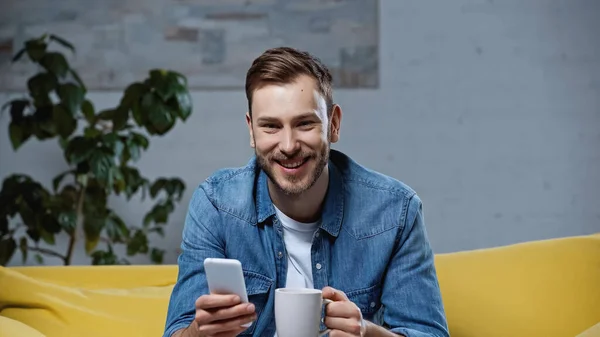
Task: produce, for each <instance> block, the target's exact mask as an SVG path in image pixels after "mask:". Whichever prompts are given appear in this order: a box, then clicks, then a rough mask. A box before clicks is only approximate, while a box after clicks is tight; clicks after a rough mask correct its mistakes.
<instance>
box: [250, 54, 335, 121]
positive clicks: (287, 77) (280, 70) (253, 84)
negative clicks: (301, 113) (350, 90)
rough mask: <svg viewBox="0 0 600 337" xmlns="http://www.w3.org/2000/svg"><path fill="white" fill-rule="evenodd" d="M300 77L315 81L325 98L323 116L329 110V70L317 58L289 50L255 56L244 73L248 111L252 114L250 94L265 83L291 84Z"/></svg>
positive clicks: (330, 101)
mask: <svg viewBox="0 0 600 337" xmlns="http://www.w3.org/2000/svg"><path fill="white" fill-rule="evenodd" d="M300 75H308V76H311V77H313V78H314V79H315V80H316V81H317V89H318V90H319V92H320V93H321V94H322V95H323V96H324V97H325V102H326V104H327V113H328V114H331V111H332V107H333V93H332V78H331V73H330V72H329V69H327V67H326V66H325V65H324V64H323V63H322V62H321V60H319V59H318V58H317V57H315V56H313V55H311V54H309V53H308V52H305V51H300V50H297V49H294V48H290V47H278V48H271V49H267V50H266V51H265V52H264V53H262V54H261V55H260V56H259V57H257V58H256V59H255V60H254V62H252V65H251V66H250V69H248V72H247V73H246V98H247V99H248V112H249V114H250V115H252V94H253V93H254V91H255V90H256V89H259V88H260V87H261V86H263V85H265V84H269V83H291V82H293V81H294V80H296V79H297V78H298V76H300Z"/></svg>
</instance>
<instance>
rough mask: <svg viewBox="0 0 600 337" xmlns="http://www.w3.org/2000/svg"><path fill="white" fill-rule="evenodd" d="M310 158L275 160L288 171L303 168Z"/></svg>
mask: <svg viewBox="0 0 600 337" xmlns="http://www.w3.org/2000/svg"><path fill="white" fill-rule="evenodd" d="M308 160H309V158H300V159H291V160H275V162H276V163H277V164H279V166H281V167H283V168H284V169H287V170H296V169H299V168H300V167H302V165H304V164H305V163H306V162H307V161H308Z"/></svg>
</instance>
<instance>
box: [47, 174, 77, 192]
mask: <svg viewBox="0 0 600 337" xmlns="http://www.w3.org/2000/svg"><path fill="white" fill-rule="evenodd" d="M72 173H73V171H71V170H69V171H65V172H63V173H61V174H59V175H57V176H56V177H54V179H52V188H53V189H54V191H55V192H56V191H57V190H58V187H59V186H60V183H61V182H62V180H63V179H64V178H65V177H66V176H67V175H68V174H72Z"/></svg>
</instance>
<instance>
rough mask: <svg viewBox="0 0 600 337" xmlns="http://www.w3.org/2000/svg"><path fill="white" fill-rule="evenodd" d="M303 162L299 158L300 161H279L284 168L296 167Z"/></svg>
mask: <svg viewBox="0 0 600 337" xmlns="http://www.w3.org/2000/svg"><path fill="white" fill-rule="evenodd" d="M303 162H304V161H303V160H300V161H296V162H293V163H281V166H283V167H285V168H296V167H298V166H300V165H302V163H303Z"/></svg>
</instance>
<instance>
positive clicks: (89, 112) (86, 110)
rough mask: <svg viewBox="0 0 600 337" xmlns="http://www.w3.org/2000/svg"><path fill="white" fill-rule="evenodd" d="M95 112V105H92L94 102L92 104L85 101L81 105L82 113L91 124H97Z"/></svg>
mask: <svg viewBox="0 0 600 337" xmlns="http://www.w3.org/2000/svg"><path fill="white" fill-rule="evenodd" d="M94 111H95V110H94V105H93V104H92V102H90V101H89V100H87V99H86V100H85V101H83V103H82V104H81V112H82V113H83V116H84V117H85V119H86V120H87V121H88V122H89V123H90V124H94V123H96V116H95V113H94Z"/></svg>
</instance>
